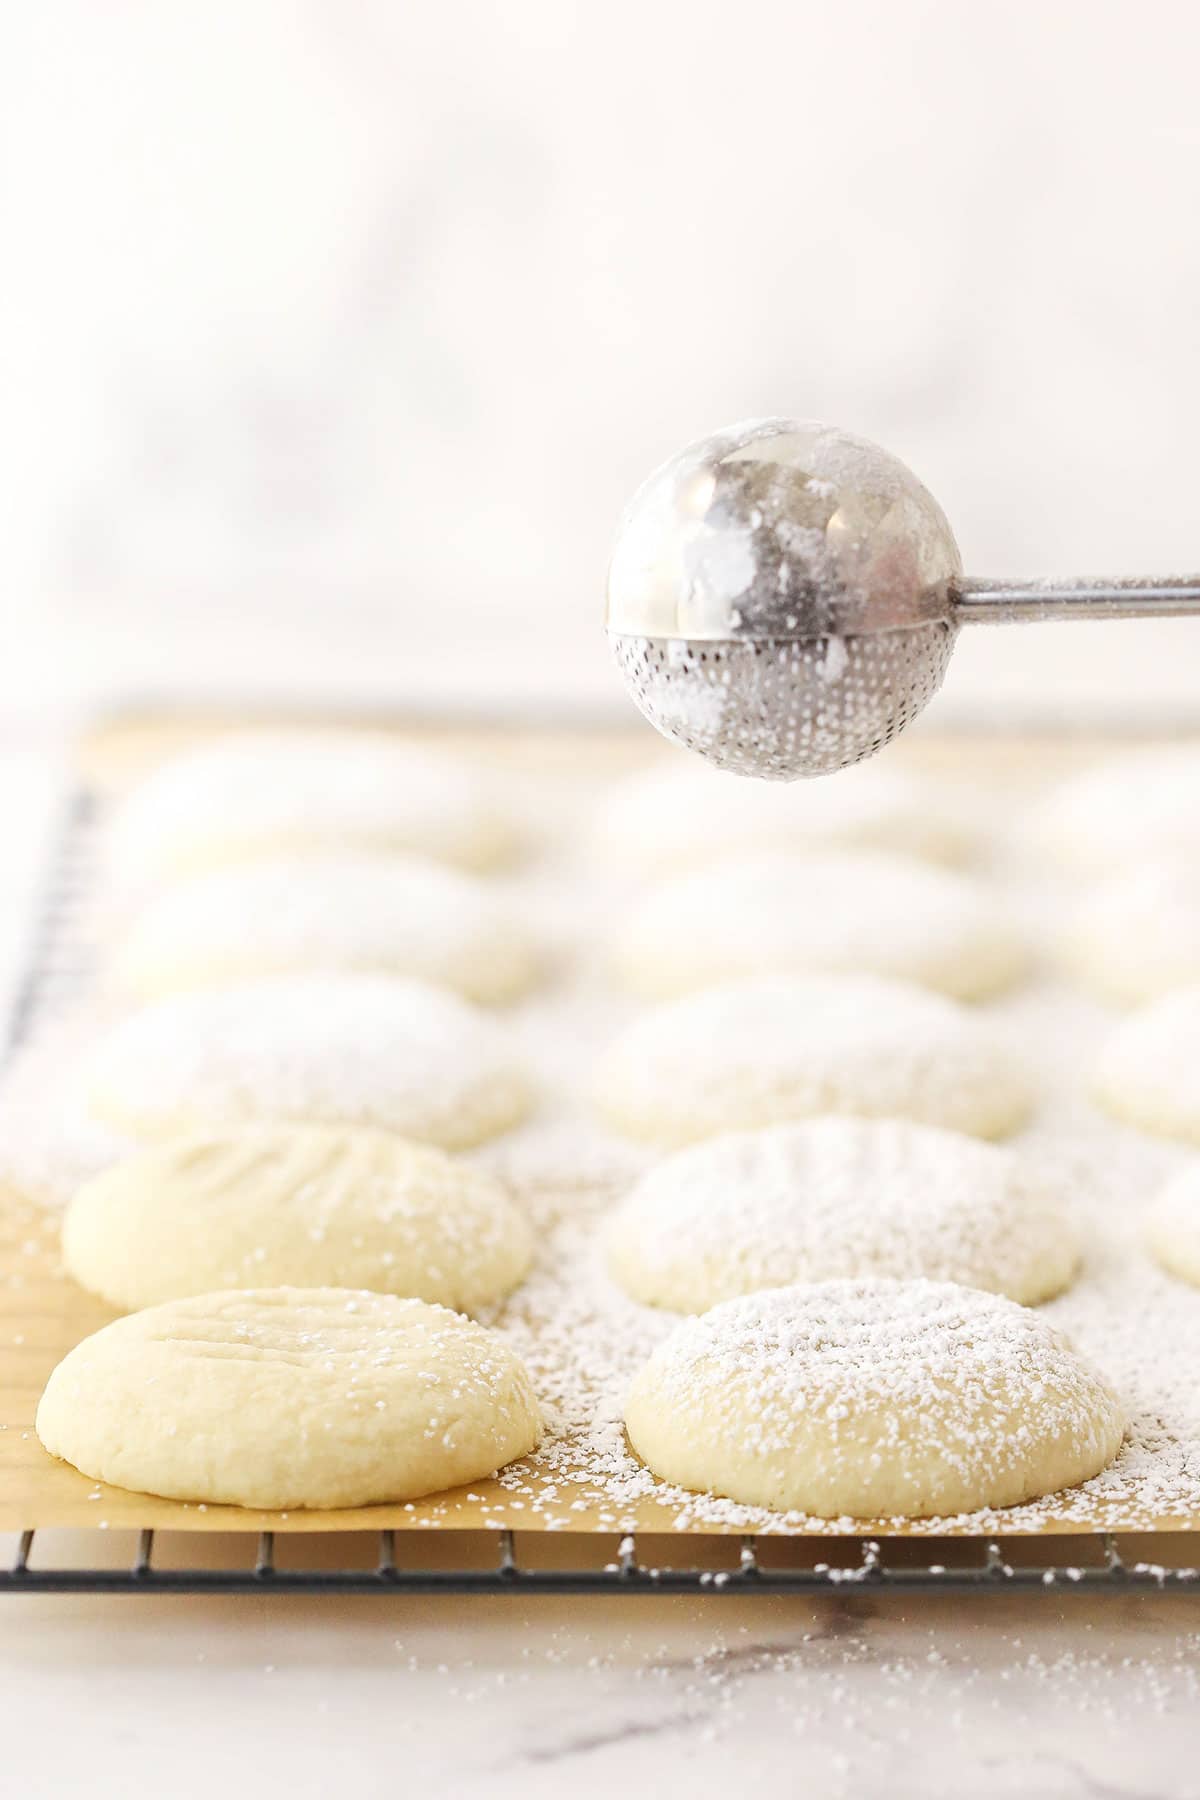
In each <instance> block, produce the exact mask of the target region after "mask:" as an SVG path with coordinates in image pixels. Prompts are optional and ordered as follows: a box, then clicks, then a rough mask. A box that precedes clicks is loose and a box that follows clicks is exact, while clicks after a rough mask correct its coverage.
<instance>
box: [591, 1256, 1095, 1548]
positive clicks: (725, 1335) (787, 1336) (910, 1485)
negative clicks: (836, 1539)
mask: <svg viewBox="0 0 1200 1800" xmlns="http://www.w3.org/2000/svg"><path fill="white" fill-rule="evenodd" d="M625 1424H626V1428H627V1431H628V1434H629V1441H630V1443H631V1444H632V1446H633V1448H634V1450H635V1451H636V1452H637V1454H638V1455H639V1456H640V1457H642V1459H643V1460H644V1461H645V1462H646V1463H647V1464H648V1466H649V1467H650V1468H651V1469H652V1470H653V1472H654V1473H655V1474H656V1475H658V1476H661V1477H662V1478H663V1479H664V1480H667V1481H670V1482H675V1483H677V1484H678V1485H679V1486H681V1487H685V1488H693V1489H698V1490H700V1491H702V1492H707V1493H713V1494H720V1495H723V1496H726V1497H727V1498H729V1499H732V1500H738V1501H741V1502H743V1503H745V1504H747V1505H751V1506H769V1507H774V1508H777V1509H779V1510H783V1511H794V1512H800V1513H808V1514H810V1515H813V1516H815V1517H818V1518H832V1519H840V1518H846V1519H876V1518H878V1519H890V1518H897V1519H898V1518H927V1517H934V1516H938V1515H945V1514H955V1513H964V1512H975V1511H978V1510H979V1509H981V1508H985V1507H1001V1506H1013V1505H1016V1504H1017V1503H1018V1502H1020V1501H1022V1500H1031V1499H1034V1498H1036V1497H1037V1496H1039V1495H1043V1494H1053V1493H1056V1492H1058V1490H1059V1489H1061V1488H1066V1487H1071V1486H1074V1485H1075V1484H1076V1483H1078V1482H1081V1481H1086V1480H1088V1479H1089V1478H1090V1477H1091V1476H1093V1475H1097V1474H1099V1472H1100V1470H1101V1469H1103V1468H1105V1467H1106V1465H1107V1464H1108V1463H1109V1462H1111V1461H1112V1459H1113V1457H1114V1456H1115V1455H1116V1454H1117V1451H1118V1449H1119V1448H1120V1445H1121V1438H1122V1433H1123V1429H1124V1422H1123V1415H1122V1409H1121V1405H1120V1403H1119V1401H1118V1400H1117V1397H1116V1395H1115V1394H1114V1393H1113V1392H1112V1390H1111V1389H1110V1388H1109V1386H1108V1384H1107V1383H1106V1382H1105V1381H1104V1380H1103V1379H1102V1378H1101V1377H1100V1376H1099V1375H1098V1374H1097V1373H1096V1372H1095V1371H1094V1370H1093V1369H1092V1368H1091V1367H1090V1366H1089V1365H1088V1364H1087V1363H1085V1362H1084V1361H1082V1359H1081V1358H1080V1357H1078V1356H1077V1355H1076V1354H1075V1353H1074V1351H1073V1350H1072V1349H1071V1348H1070V1346H1069V1345H1068V1343H1067V1342H1066V1340H1065V1339H1064V1338H1062V1337H1060V1336H1059V1334H1058V1333H1057V1332H1056V1331H1054V1330H1052V1329H1051V1327H1050V1326H1049V1325H1047V1324H1046V1323H1045V1321H1044V1319H1042V1318H1041V1317H1040V1316H1039V1315H1038V1314H1037V1313H1033V1312H1030V1311H1029V1310H1028V1309H1027V1308H1025V1307H1022V1306H1017V1305H1015V1304H1014V1303H1013V1302H1012V1301H1011V1300H1003V1299H999V1298H997V1297H996V1296H995V1295H993V1294H983V1293H979V1292H978V1291H977V1290H974V1289H971V1288H966V1287H959V1286H956V1285H954V1284H953V1283H949V1282H932V1281H883V1280H879V1281H828V1282H818V1283H813V1284H810V1285H806V1286H803V1287H791V1288H777V1289H775V1290H773V1291H772V1292H769V1293H761V1294H751V1295H749V1296H748V1297H747V1298H745V1299H740V1300H730V1301H728V1302H726V1304H725V1305H723V1306H717V1307H714V1308H713V1310H712V1311H711V1312H708V1313H704V1314H703V1315H702V1316H701V1317H700V1318H697V1319H689V1320H687V1321H686V1323H684V1324H682V1325H680V1326H679V1327H678V1328H677V1329H676V1330H675V1331H674V1332H673V1333H672V1335H671V1336H670V1337H669V1338H667V1339H666V1340H665V1342H664V1343H663V1344H662V1345H660V1347H659V1348H658V1350H657V1351H655V1352H654V1354H653V1355H652V1356H651V1358H650V1360H649V1362H648V1363H647V1364H646V1366H645V1368H644V1369H643V1370H642V1372H641V1373H640V1374H639V1375H638V1376H637V1377H636V1379H635V1381H634V1383H633V1387H632V1390H631V1392H630V1395H629V1399H628V1402H627V1405H626V1409H625Z"/></svg>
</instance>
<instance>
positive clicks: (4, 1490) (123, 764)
mask: <svg viewBox="0 0 1200 1800" xmlns="http://www.w3.org/2000/svg"><path fill="white" fill-rule="evenodd" d="M289 722H290V721H289ZM242 723H245V720H244V719H229V720H221V721H186V722H182V723H180V722H178V721H175V722H162V721H156V720H153V719H146V720H141V721H133V722H128V723H125V724H121V725H118V726H114V727H109V728H106V729H104V730H101V731H98V732H96V733H94V734H92V735H91V736H90V737H89V738H88V739H87V740H86V742H85V743H84V744H83V745H82V746H81V749H80V762H79V766H80V770H81V774H82V776H83V778H84V779H85V780H87V781H88V782H91V783H99V784H100V785H101V786H102V787H103V788H104V789H106V790H111V789H113V788H114V787H119V786H121V785H123V784H124V782H125V781H127V780H128V779H129V778H130V777H131V776H133V775H135V774H137V773H139V772H141V771H143V770H144V769H145V768H146V767H147V766H149V765H152V764H153V763H154V762H156V761H158V760H159V759H160V758H161V757H162V755H163V754H164V753H166V752H167V751H169V750H174V749H176V748H178V747H179V746H180V745H181V744H183V743H185V742H189V741H193V740H194V739H196V738H197V737H201V736H204V735H207V733H208V732H210V731H211V730H213V729H214V728H216V727H217V726H218V725H220V726H226V725H229V724H242ZM403 735H405V736H408V737H412V738H414V739H416V740H418V741H430V740H432V741H436V742H437V743H438V744H439V745H443V744H444V745H446V746H447V747H453V748H455V749H457V750H462V751H466V752H467V753H469V754H473V755H476V756H480V757H482V758H484V759H486V761H487V762H488V763H489V764H490V765H491V766H493V767H494V766H497V765H498V764H501V765H504V766H506V767H507V768H508V769H509V770H510V771H511V772H512V774H513V777H514V780H515V781H520V780H522V779H524V780H527V781H530V782H532V783H534V784H535V786H536V790H537V793H538V794H539V795H540V797H541V798H540V801H539V805H542V804H543V803H544V811H545V812H546V814H547V816H553V815H554V810H555V809H554V804H553V801H554V796H555V795H557V797H558V803H559V806H560V811H561V816H563V817H566V816H568V815H570V814H575V813H577V812H578V811H579V808H580V801H581V796H582V795H583V794H584V791H585V790H591V789H595V788H598V787H599V786H601V785H603V783H604V782H605V781H607V780H608V779H611V778H612V777H614V776H616V775H617V774H619V773H620V772H621V771H622V770H624V769H626V768H630V767H636V766H638V765H640V764H641V763H642V762H644V761H645V760H646V758H647V756H648V755H649V754H651V753H652V750H653V745H652V743H650V742H649V741H648V740H647V737H646V735H645V734H644V733H639V732H637V731H636V730H634V731H630V732H608V731H603V732H597V731H587V730H582V729H581V730H571V731H562V730H555V731H539V730H522V731H514V730H512V729H509V728H502V729H496V730H482V729H481V730H468V729H461V728H460V729H442V730H437V731H429V732H427V731H425V730H409V731H406V732H405V733H404V734H403ZM1104 747H1106V746H1105V741H1101V742H1099V743H1097V741H1095V740H1088V739H1085V738H1079V739H1074V740H1062V739H1053V738H1052V739H1031V738H1023V739H1010V738H1005V739H995V738H987V737H980V738H973V737H957V736H955V737H946V736H934V735H932V734H925V735H924V736H921V737H918V738H916V739H915V741H914V742H913V743H912V744H906V745H905V746H904V747H903V749H902V750H901V751H896V752H893V753H892V754H894V755H896V756H897V757H898V758H899V757H901V756H903V758H904V759H905V760H907V761H908V762H909V763H910V764H917V765H921V766H925V767H927V768H929V769H930V770H931V771H937V772H938V773H939V774H940V775H942V776H944V777H948V778H950V779H952V780H954V781H956V782H959V783H961V784H962V787H963V792H964V793H965V794H968V795H969V794H971V793H974V794H975V795H977V796H978V797H979V803H980V804H981V805H986V806H987V807H988V808H989V809H991V808H995V807H1005V806H1006V807H1008V808H1009V816H1010V818H1011V817H1015V816H1017V815H1019V813H1020V810H1021V808H1022V805H1023V803H1024V799H1025V797H1026V796H1027V795H1028V794H1029V792H1030V791H1031V784H1032V783H1033V782H1034V780H1035V779H1038V778H1045V777H1047V776H1048V775H1054V774H1060V773H1065V772H1067V771H1068V770H1069V769H1070V768H1071V767H1073V766H1076V765H1077V764H1078V763H1080V762H1082V761H1085V760H1089V759H1090V758H1092V757H1094V755H1095V754H1096V752H1097V750H1098V749H1100V748H1104ZM1108 747H1111V743H1109V745H1108ZM1053 1125H1054V1118H1053V1114H1051V1116H1050V1117H1049V1118H1048V1119H1047V1120H1046V1121H1044V1125H1043V1129H1044V1130H1052V1128H1053ZM1115 1130H1116V1128H1114V1131H1115ZM58 1224H59V1221H58V1217H57V1215H56V1214H54V1213H48V1212H47V1211H46V1210H45V1209H44V1207H42V1206H39V1205H37V1204H34V1203H32V1202H31V1201H30V1200H29V1199H28V1198H27V1197H25V1196H24V1195H22V1194H21V1193H20V1192H17V1191H14V1190H12V1189H8V1188H6V1189H3V1190H0V1529H5V1530H19V1529H28V1528H38V1529H46V1528H58V1527H84V1528H93V1529H97V1528H104V1529H108V1528H111V1529H114V1530H115V1529H130V1528H133V1529H143V1528H154V1529H157V1530H172V1531H185V1532H188V1531H201V1532H214V1531H230V1530H239V1531H257V1530H270V1531H276V1532H283V1533H287V1532H293V1533H295V1532H303V1533H311V1532H331V1531H344V1530H378V1529H380V1528H392V1529H397V1530H403V1531H415V1530H421V1531H425V1530H454V1531H460V1530H485V1531H487V1532H489V1533H494V1532H496V1531H497V1530H499V1529H505V1528H507V1529H514V1530H518V1531H522V1532H530V1531H548V1530H563V1529H564V1528H569V1529H570V1530H571V1531H572V1532H604V1533H612V1532H613V1531H630V1530H636V1531H639V1532H648V1533H662V1532H664V1531H670V1530H672V1529H674V1530H675V1531H676V1532H677V1533H681V1532H696V1533H702V1534H706V1535H710V1534H714V1533H715V1534H721V1535H741V1534H743V1533H744V1532H745V1531H746V1530H748V1529H752V1530H755V1531H761V1530H763V1529H764V1528H765V1529H767V1530H774V1531H779V1532H781V1533H783V1534H789V1533H790V1534H793V1535H798V1536H829V1537H844V1536H845V1535H846V1533H847V1525H846V1522H845V1521H831V1522H828V1523H821V1522H814V1521H806V1522H805V1523H804V1525H803V1526H802V1527H795V1526H790V1525H788V1524H787V1523H786V1522H785V1521H780V1520H775V1521H772V1522H770V1523H768V1524H767V1525H766V1526H765V1527H764V1526H763V1525H762V1524H759V1523H755V1524H753V1525H747V1524H746V1523H740V1522H739V1523H730V1522H728V1521H723V1520H714V1519H706V1518H704V1517H702V1516H692V1515H691V1514H690V1513H689V1512H688V1510H687V1509H686V1508H684V1509H682V1510H681V1508H680V1506H679V1504H678V1502H677V1501H676V1502H672V1503H671V1504H670V1506H669V1507H668V1508H667V1509H664V1505H663V1504H662V1502H661V1501H660V1500H659V1499H657V1498H654V1497H653V1496H650V1497H644V1498H640V1499H637V1500H635V1501H633V1502H632V1503H629V1504H624V1503H622V1504H619V1505H615V1504H614V1502H613V1500H612V1499H611V1497H607V1496H604V1495H600V1496H597V1494H596V1491H595V1489H596V1483H595V1482H589V1481H586V1480H585V1481H581V1482H578V1483H576V1484H570V1483H567V1484H565V1485H563V1487H562V1491H561V1492H560V1493H559V1495H558V1497H557V1500H556V1503H555V1505H554V1507H553V1508H552V1509H549V1510H546V1509H543V1508H539V1507H537V1506H534V1505H531V1504H530V1500H529V1497H528V1494H527V1493H522V1492H521V1491H520V1490H517V1491H514V1489H513V1488H512V1487H511V1485H509V1486H506V1485H504V1484H503V1481H502V1480H501V1481H496V1480H493V1481H484V1482H474V1483H472V1484H471V1485H470V1487H469V1488H464V1489H459V1490H454V1491H451V1492H447V1493H444V1494H440V1495H437V1496H434V1497H432V1498H430V1499H429V1500H425V1501H418V1502H415V1503H408V1504H405V1505H402V1506H400V1505H387V1506H376V1507H366V1508H355V1509H351V1510H342V1511H331V1512H307V1511H294V1512H291V1513H290V1514H289V1513H278V1512H259V1511H251V1510H248V1509H243V1508H238V1507H222V1506H201V1505H184V1504H181V1503H177V1502H171V1501H162V1500H157V1499H154V1498H152V1497H150V1496H145V1495H140V1494H134V1493H130V1492H127V1491H125V1490H123V1489H118V1488H112V1487H107V1486H102V1485H99V1484H97V1483H95V1482H92V1481H90V1480H88V1479H87V1478H85V1477H83V1476H81V1475H79V1474H78V1473H77V1472H76V1471H75V1470H73V1469H72V1468H70V1467H69V1466H68V1465H66V1464H63V1463H59V1462H56V1461H55V1460H54V1459H52V1458H51V1457H49V1456H48V1455H46V1453H45V1452H44V1451H43V1450H42V1449H41V1446H40V1445H39V1443H38V1441H37V1438H36V1435H35V1433H34V1430H33V1417H34V1412H35V1409H36V1405H37V1400H38V1397H39V1395H40V1393H41V1390H42V1387H43V1385H44V1383H45V1380H46V1378H47V1376H48V1375H49V1373H50V1371H51V1369H52V1368H53V1367H54V1365H55V1364H56V1362H58V1361H59V1360H60V1358H61V1357H62V1356H63V1355H64V1354H65V1353H66V1351H67V1350H69V1349H70V1348H71V1347H72V1346H73V1345H74V1344H75V1343H77V1342H78V1341H79V1340H80V1339H81V1338H82V1337H84V1336H86V1335H87V1334H88V1333H89V1332H91V1331H94V1330H96V1329H97V1328H98V1327H99V1326H101V1325H103V1324H104V1323H106V1322H107V1321H108V1320H109V1319H110V1318H111V1317H113V1316H114V1314H113V1313H112V1312H111V1311H110V1310H109V1309H107V1308H105V1307H104V1306H103V1305H101V1304H100V1303H99V1302H98V1301H96V1300H94V1299H92V1298H91V1297H89V1296H88V1295H86V1294H84V1293H83V1292H82V1291H81V1290H80V1289H78V1288H77V1287H76V1286H75V1285H74V1284H73V1283H72V1282H71V1281H70V1280H68V1279H67V1277H66V1276H65V1275H64V1273H63V1272H62V1270H61V1268H60V1266H59V1262H58V1255H57V1238H58ZM1196 1305H1197V1308H1200V1294H1198V1295H1197V1296H1196ZM503 1322H504V1321H503V1319H501V1323H503ZM1125 1530H1131V1531H1137V1532H1146V1531H1151V1530H1154V1531H1170V1532H1178V1531H1195V1530H1200V1512H1192V1511H1188V1510H1181V1509H1176V1510H1167V1511H1153V1510H1147V1509H1146V1507H1145V1506H1141V1507H1138V1508H1134V1509H1131V1508H1130V1506H1129V1505H1128V1504H1127V1503H1126V1502H1123V1501H1122V1500H1120V1499H1106V1498H1103V1497H1099V1496H1097V1497H1095V1498H1089V1497H1081V1498H1077V1499H1076V1501H1075V1503H1074V1504H1073V1506H1072V1508H1071V1510H1070V1513H1069V1515H1066V1514H1064V1515H1063V1516H1061V1517H1042V1516H1038V1517H1033V1516H1029V1512H1028V1509H1018V1510H1016V1511H1011V1512H1007V1513H1002V1514H992V1515H988V1516H986V1517H984V1516H981V1515H974V1516H972V1518H970V1519H967V1520H962V1521H952V1522H946V1521H912V1522H909V1523H907V1524H905V1523H900V1524H898V1523H897V1522H896V1521H891V1520H888V1521H884V1520H880V1521H875V1522H869V1521H860V1522H857V1523H856V1525H855V1527H854V1532H855V1535H859V1536H864V1537H867V1536H873V1535H879V1536H887V1537H892V1538H895V1537H899V1536H912V1537H928V1536H930V1535H933V1534H937V1535H949V1536H963V1537H974V1536H978V1535H980V1534H981V1533H986V1534H987V1535H995V1534H996V1533H997V1532H998V1531H1002V1532H1003V1533H1004V1535H1006V1536H1016V1535H1026V1534H1030V1535H1060V1534H1061V1535H1072V1536H1077V1535H1079V1534H1080V1533H1081V1532H1089V1531H1114V1532H1116V1531H1125Z"/></svg>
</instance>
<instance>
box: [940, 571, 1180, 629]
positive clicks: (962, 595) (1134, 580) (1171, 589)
mask: <svg viewBox="0 0 1200 1800" xmlns="http://www.w3.org/2000/svg"><path fill="white" fill-rule="evenodd" d="M953 599H954V608H955V612H956V614H957V615H958V618H959V619H960V620H961V621H962V623H963V624H964V625H1008V624H1012V623H1015V622H1016V621H1018V620H1021V619H1046V620H1049V619H1172V618H1177V617H1182V616H1183V615H1184V614H1186V613H1200V575H1126V576H1119V577H1116V578H1114V577H1113V576H1111V575H1095V576H1092V575H1083V576H1072V577H1068V578H1067V579H1065V580H1064V579H1061V578H1057V577H1055V578H1053V579H1049V580H1045V581H989V580H987V579H986V578H985V577H983V576H978V575H976V576H971V575H964V576H962V577H961V578H960V579H959V580H958V581H956V582H955V584H954V592H953Z"/></svg>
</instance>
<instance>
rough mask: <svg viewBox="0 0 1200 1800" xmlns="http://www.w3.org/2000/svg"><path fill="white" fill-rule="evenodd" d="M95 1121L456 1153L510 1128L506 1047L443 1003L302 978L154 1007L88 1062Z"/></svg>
mask: <svg viewBox="0 0 1200 1800" xmlns="http://www.w3.org/2000/svg"><path fill="white" fill-rule="evenodd" d="M87 1093H88V1098H89V1100H90V1103H91V1106H92V1108H93V1110H94V1111H95V1113H96V1114H97V1115H98V1116H99V1117H100V1118H102V1119H104V1120H106V1121H107V1122H108V1123H109V1124H110V1125H115V1126H117V1127H118V1128H119V1129H121V1130H125V1131H130V1132H132V1133H134V1135H135V1136H141V1137H151V1138H162V1137H168V1136H173V1135H178V1134H180V1133H184V1132H191V1131H195V1130H202V1129H204V1128H205V1127H209V1126H224V1125H261V1124H267V1123H271V1122H289V1123H293V1124H307V1123H312V1124H323V1125H376V1126H381V1127H383V1128H384V1129H385V1130H390V1131H395V1132H398V1133H399V1135H400V1136H401V1137H413V1138H418V1139H420V1140H421V1141H422V1142H423V1143H430V1144H440V1145H441V1146H442V1148H443V1149H447V1150H455V1149H460V1148H465V1147H467V1146H469V1145H471V1144H478V1143H481V1142H482V1141H483V1139H485V1138H488V1137H491V1136H492V1135H493V1134H494V1133H496V1132H499V1131H503V1130H505V1129H506V1128H507V1127H508V1126H509V1125H513V1124H515V1123H516V1121H517V1120H518V1119H520V1118H522V1117H523V1116H524V1115H525V1113H526V1112H527V1110H528V1106H529V1088H528V1084H527V1080H526V1077H525V1074H524V1071H523V1069H522V1067H521V1065H520V1063H519V1061H518V1060H517V1058H516V1056H515V1055H514V1054H513V1052H512V1051H511V1050H510V1047H509V1041H508V1038H507V1037H506V1036H505V1034H504V1033H503V1032H502V1031H501V1029H500V1028H499V1027H498V1026H497V1025H495V1024H494V1023H493V1022H492V1020H490V1019H487V1018H485V1017H483V1016H482V1015H481V1014H479V1013H477V1012H475V1011H474V1009H473V1008H471V1007H470V1006H468V1005H467V1003H466V1001H464V1000H459V999H458V998H457V997H456V996H455V995H453V994H447V993H444V992H443V991H442V990H441V989H439V988H433V987H428V986H426V985H425V983H423V982H419V981H401V980H399V979H396V978H392V977H390V976H384V975H325V976H322V975H313V976H297V977H295V978H293V979H290V980H278V981H262V982H256V983H254V984H253V985H251V986H247V987H239V988H229V989H226V990H223V991H221V992H219V993H213V994H182V995H179V996H177V997H176V998H174V999H170V1000H160V1001H159V1002H158V1004H157V1005H155V1006H149V1007H146V1008H145V1009H144V1010H143V1011H142V1012H140V1013H135V1014H134V1015H133V1016H132V1017H131V1018H129V1019H127V1020H125V1021H124V1022H123V1023H122V1024H119V1025H117V1026H116V1027H115V1028H114V1029H113V1030H112V1031H111V1032H110V1033H109V1034H108V1036H107V1037H105V1038H103V1039H101V1041H100V1042H99V1044H98V1045H97V1046H96V1048H95V1050H94V1051H93V1053H92V1056H91V1059H90V1064H89V1070H88V1077H87Z"/></svg>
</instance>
